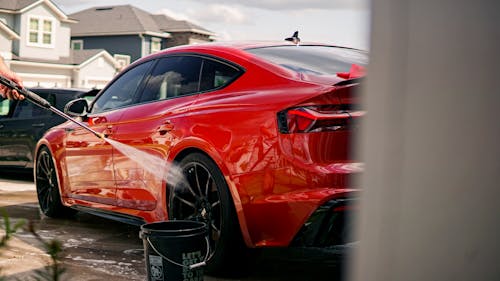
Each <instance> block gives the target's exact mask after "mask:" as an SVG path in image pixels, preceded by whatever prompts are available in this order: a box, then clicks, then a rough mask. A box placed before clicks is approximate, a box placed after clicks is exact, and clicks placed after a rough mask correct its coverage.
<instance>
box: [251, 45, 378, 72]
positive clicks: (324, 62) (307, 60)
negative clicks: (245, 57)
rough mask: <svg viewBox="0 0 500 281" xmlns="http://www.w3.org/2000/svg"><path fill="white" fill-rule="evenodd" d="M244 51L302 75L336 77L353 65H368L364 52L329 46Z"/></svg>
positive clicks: (279, 47)
mask: <svg viewBox="0 0 500 281" xmlns="http://www.w3.org/2000/svg"><path fill="white" fill-rule="evenodd" d="M246 51H247V52H249V53H252V54H254V55H257V56H259V57H261V58H263V59H266V60H268V61H271V62H273V63H275V64H278V65H281V66H283V67H286V68H289V69H291V70H294V71H297V72H300V73H304V74H314V75H336V74H337V73H339V72H348V71H349V69H350V68H351V65H353V64H357V65H360V66H366V65H367V64H368V55H367V53H366V52H363V51H359V50H353V49H346V48H339V47H331V46H308V45H301V46H273V47H263V48H252V49H247V50H246Z"/></svg>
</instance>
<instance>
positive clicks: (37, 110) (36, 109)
mask: <svg viewBox="0 0 500 281" xmlns="http://www.w3.org/2000/svg"><path fill="white" fill-rule="evenodd" d="M38 95H39V96H40V97H42V98H43V99H45V100H47V101H48V102H49V103H50V104H51V105H55V102H56V97H55V95H54V94H46V93H38ZM51 114H52V112H51V111H49V110H47V109H46V108H42V107H40V106H38V105H35V104H34V103H32V102H30V101H28V100H22V101H19V102H18V103H17V105H16V107H15V109H14V112H13V114H12V118H19V119H26V118H39V117H44V116H48V115H51Z"/></svg>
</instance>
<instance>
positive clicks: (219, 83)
mask: <svg viewBox="0 0 500 281" xmlns="http://www.w3.org/2000/svg"><path fill="white" fill-rule="evenodd" d="M202 69H203V70H202V74H201V84H200V90H201V91H208V90H213V89H218V88H222V87H224V86H226V85H228V84H229V83H231V82H232V81H233V80H234V79H236V78H237V77H238V76H239V75H240V74H241V70H239V69H238V68H236V67H234V66H231V65H228V64H226V63H223V62H219V61H215V60H211V59H205V60H203V67H202Z"/></svg>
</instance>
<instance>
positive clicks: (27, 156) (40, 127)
mask: <svg viewBox="0 0 500 281" xmlns="http://www.w3.org/2000/svg"><path fill="white" fill-rule="evenodd" d="M41 97H42V98H44V99H46V100H48V101H49V102H50V103H51V104H54V103H55V96H54V95H53V94H47V93H44V94H43V95H41ZM1 108H2V113H0V115H1V117H0V165H2V166H9V167H17V168H32V167H33V152H34V148H35V146H36V143H37V141H38V140H39V139H40V138H41V137H42V135H43V133H44V132H45V131H46V130H47V129H48V128H49V125H50V124H52V123H51V122H49V121H50V119H51V118H52V112H51V111H48V110H47V109H44V108H41V107H39V106H37V105H35V104H33V103H31V102H29V101H27V100H23V101H9V100H3V101H2V102H1Z"/></svg>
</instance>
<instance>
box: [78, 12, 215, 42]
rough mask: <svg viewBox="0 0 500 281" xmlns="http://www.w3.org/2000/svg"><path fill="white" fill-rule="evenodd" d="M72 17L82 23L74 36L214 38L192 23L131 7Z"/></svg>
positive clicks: (79, 13)
mask: <svg viewBox="0 0 500 281" xmlns="http://www.w3.org/2000/svg"><path fill="white" fill-rule="evenodd" d="M69 16H70V17H71V18H73V19H76V20H78V23H75V24H73V25H72V26H71V35H72V36H89V35H111V34H131V33H145V32H157V33H164V32H180V31H191V32H200V33H204V34H206V35H213V33H212V32H211V31H208V30H206V29H204V28H202V27H200V26H197V25H195V24H192V23H190V22H187V21H178V20H175V19H173V18H170V17H167V16H166V15H153V14H150V13H148V12H146V11H144V10H141V9H139V8H136V7H134V6H131V5H121V6H104V7H94V8H89V9H86V10H83V11H80V12H77V13H74V14H71V15H69Z"/></svg>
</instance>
